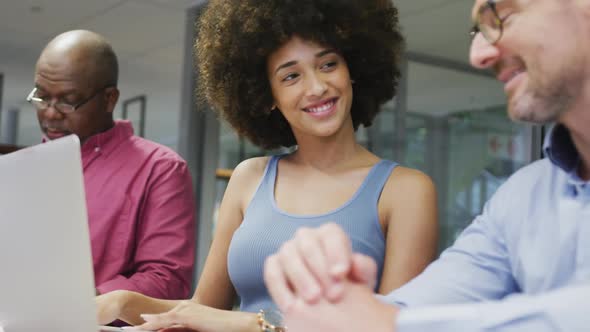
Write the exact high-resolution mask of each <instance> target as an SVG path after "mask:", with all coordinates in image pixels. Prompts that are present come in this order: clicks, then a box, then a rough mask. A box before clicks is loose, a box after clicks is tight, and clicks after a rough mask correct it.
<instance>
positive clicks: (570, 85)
mask: <svg viewBox="0 0 590 332" xmlns="http://www.w3.org/2000/svg"><path fill="white" fill-rule="evenodd" d="M577 76H578V74H577V73H576V74H573V75H566V74H565V73H564V74H562V75H560V77H559V78H558V79H555V80H551V81H550V83H549V84H548V85H546V86H537V87H530V88H528V89H527V91H525V93H524V94H523V95H522V96H520V98H519V99H518V100H516V101H515V103H514V105H511V106H510V107H512V108H513V109H512V110H510V112H509V114H510V117H511V118H512V120H515V121H519V122H529V123H535V124H545V123H551V122H556V121H557V120H558V119H559V118H560V117H561V116H562V115H563V114H564V113H566V112H567V111H568V110H570V109H571V107H572V105H573V103H574V101H575V99H576V95H577V94H578V93H579V86H580V84H581V83H580V81H579V80H578V77H577Z"/></svg>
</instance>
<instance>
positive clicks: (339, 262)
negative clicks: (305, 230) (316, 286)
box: [318, 223, 352, 279]
mask: <svg viewBox="0 0 590 332" xmlns="http://www.w3.org/2000/svg"><path fill="white" fill-rule="evenodd" d="M318 232H319V234H318V236H319V238H320V239H321V241H322V246H323V251H324V252H325V254H326V258H327V264H328V269H329V271H330V274H331V275H332V277H334V278H337V279H344V277H346V275H348V273H349V271H350V267H351V263H352V262H351V261H352V245H351V244H350V239H349V238H348V235H347V234H346V233H345V232H344V230H342V228H341V227H340V226H338V225H336V224H334V223H329V224H326V225H323V226H321V227H320V228H318Z"/></svg>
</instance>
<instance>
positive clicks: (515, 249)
mask: <svg viewBox="0 0 590 332" xmlns="http://www.w3.org/2000/svg"><path fill="white" fill-rule="evenodd" d="M473 18H474V20H475V22H476V24H475V27H474V30H473V36H474V39H473V41H472V45H471V56H470V60H471V63H472V64H473V65H474V66H475V67H477V68H481V69H492V70H494V71H495V73H496V74H497V78H498V79H499V80H500V81H502V82H503V83H504V84H505V85H504V90H505V92H506V94H507V97H508V113H509V116H510V117H511V118H512V119H513V120H517V121H528V122H534V123H551V122H554V123H556V125H555V126H554V127H553V128H552V129H551V130H550V131H549V133H548V134H547V137H546V140H545V146H544V151H545V155H546V156H547V158H545V159H543V160H540V161H537V162H535V163H533V164H531V165H529V166H527V167H525V168H523V169H521V170H519V171H518V172H517V173H516V174H514V175H513V176H512V177H511V178H510V179H509V180H508V181H507V182H506V183H505V184H504V185H502V186H501V187H500V189H498V191H497V192H496V194H495V195H494V197H493V198H492V199H491V200H490V201H489V202H488V203H487V204H486V206H485V208H484V211H483V212H482V214H481V215H480V216H479V217H477V218H476V219H475V220H474V221H473V223H472V224H471V225H470V226H469V227H467V228H466V229H465V231H464V232H463V233H462V234H461V236H460V237H459V238H458V239H457V241H456V243H455V244H454V245H453V246H452V247H450V248H449V249H447V250H446V251H445V252H444V253H443V254H442V255H441V257H440V258H439V259H438V260H437V261H435V262H434V263H432V264H431V265H430V266H429V267H428V268H427V269H426V270H425V271H424V272H423V273H422V274H421V275H419V276H418V277H416V278H415V279H414V280H412V281H410V282H409V283H407V284H406V285H405V286H403V287H401V288H399V289H397V290H396V291H394V292H392V293H391V294H389V295H387V296H384V297H381V298H380V300H381V301H378V300H376V299H375V298H374V296H373V295H372V294H371V292H370V285H371V283H372V282H374V280H375V277H376V276H375V274H376V272H375V267H374V263H372V262H371V261H370V260H368V259H367V258H366V257H363V256H360V255H358V254H353V253H352V252H351V250H350V244H349V241H348V239H346V237H345V236H344V235H343V233H342V231H341V230H340V229H338V228H337V227H336V226H334V225H328V226H324V227H320V228H318V229H314V230H304V231H303V232H302V233H301V234H304V235H305V236H297V237H295V239H293V240H292V243H291V245H287V246H284V248H283V249H282V250H281V251H280V252H279V253H277V254H276V255H274V256H271V257H270V258H269V259H268V260H267V264H266V268H265V279H266V282H267V286H268V287H269V290H270V292H271V295H272V296H273V298H274V300H275V301H276V303H277V305H278V306H279V308H281V310H282V311H283V312H284V314H285V316H286V320H287V324H288V326H289V331H290V332H298V331H306V332H313V331H322V332H326V331H351V332H352V331H400V332H406V331H535V332H539V331H541V332H542V331H590V182H589V180H590V73H589V72H588V71H589V70H590V1H577V0H535V1H533V0H476V1H475V5H474V9H473ZM408 222H411V221H408ZM367 286H369V287H367ZM383 302H385V303H387V304H384V303H383Z"/></svg>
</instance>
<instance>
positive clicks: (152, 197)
mask: <svg viewBox="0 0 590 332" xmlns="http://www.w3.org/2000/svg"><path fill="white" fill-rule="evenodd" d="M146 191H147V194H146V196H145V201H144V202H143V203H142V210H141V212H140V216H139V223H138V227H137V237H136V244H135V246H136V247H135V255H134V257H133V262H132V263H131V266H132V273H131V274H119V275H117V276H115V277H114V278H112V279H110V280H107V281H105V282H103V283H101V284H100V285H97V290H98V291H99V292H100V293H106V292H110V291H113V290H117V289H125V290H131V291H135V292H139V293H142V294H145V295H148V296H152V297H156V298H164V299H182V298H187V297H188V296H189V295H190V289H191V283H192V275H193V263H194V253H195V250H194V248H195V227H196V226H195V208H194V205H195V200H194V194H193V190H192V181H191V177H190V174H189V170H188V168H187V165H186V163H185V162H180V161H169V160H163V161H160V162H158V163H157V164H156V165H155V167H154V169H153V172H152V175H151V179H150V181H149V184H148V187H147V188H146Z"/></svg>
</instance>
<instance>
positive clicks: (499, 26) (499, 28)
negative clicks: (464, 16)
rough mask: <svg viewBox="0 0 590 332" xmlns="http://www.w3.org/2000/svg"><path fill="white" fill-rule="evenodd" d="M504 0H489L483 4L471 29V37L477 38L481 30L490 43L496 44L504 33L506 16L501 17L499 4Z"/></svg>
mask: <svg viewBox="0 0 590 332" xmlns="http://www.w3.org/2000/svg"><path fill="white" fill-rule="evenodd" d="M503 1H504V0H487V1H486V3H485V4H483V5H481V7H480V8H479V10H478V11H477V15H476V17H475V24H474V25H473V27H472V28H471V31H469V34H470V35H471V38H472V39H473V38H475V35H477V34H478V33H479V32H481V34H482V35H483V37H484V38H485V39H486V40H487V41H488V42H489V43H490V44H492V45H493V44H496V43H497V42H498V41H499V40H500V38H502V34H503V33H504V20H505V19H506V17H500V14H499V12H500V11H499V9H498V6H499V4H500V5H501V3H502V2H503Z"/></svg>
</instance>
